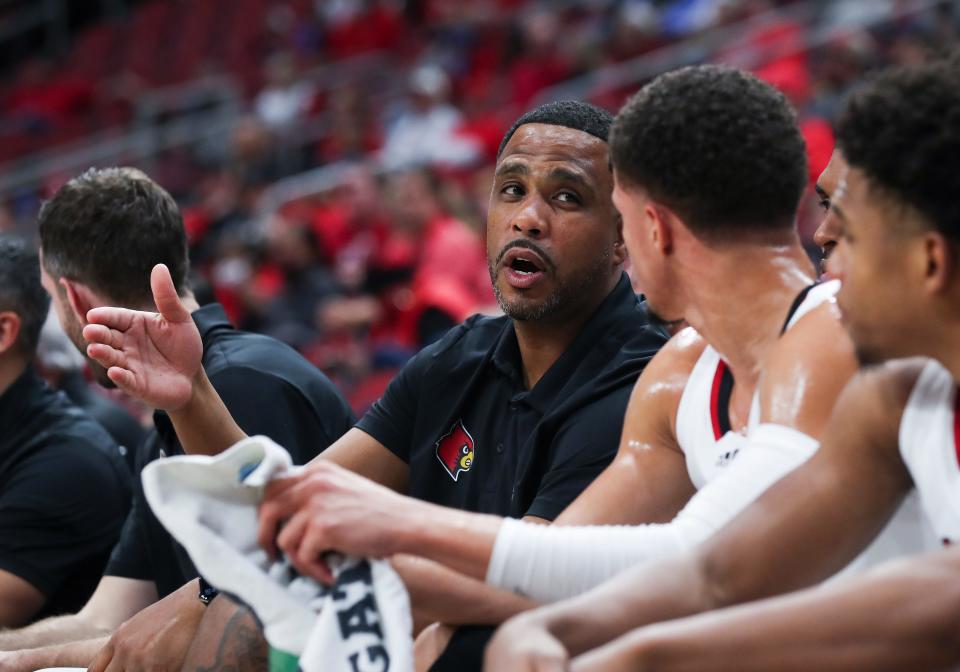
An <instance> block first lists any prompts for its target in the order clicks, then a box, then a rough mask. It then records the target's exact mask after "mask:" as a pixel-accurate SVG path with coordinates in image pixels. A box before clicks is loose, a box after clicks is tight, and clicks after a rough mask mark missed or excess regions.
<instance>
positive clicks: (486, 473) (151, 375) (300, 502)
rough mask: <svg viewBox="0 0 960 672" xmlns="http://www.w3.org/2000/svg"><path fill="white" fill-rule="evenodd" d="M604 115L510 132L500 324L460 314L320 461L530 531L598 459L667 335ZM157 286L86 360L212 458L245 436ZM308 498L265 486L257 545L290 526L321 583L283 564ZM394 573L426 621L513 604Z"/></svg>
mask: <svg viewBox="0 0 960 672" xmlns="http://www.w3.org/2000/svg"><path fill="white" fill-rule="evenodd" d="M610 121H611V117H610V115H609V114H608V113H606V112H604V111H602V110H599V109H597V108H594V107H592V106H590V105H586V104H583V103H556V104H550V105H545V106H542V107H540V108H538V109H536V110H534V111H532V112H530V113H528V114H526V115H524V116H522V117H521V118H520V119H519V120H518V121H517V122H516V123H515V124H514V127H513V128H511V129H510V131H509V132H508V133H507V135H506V137H505V138H504V141H503V145H502V147H501V150H500V157H499V160H498V163H497V169H496V175H495V180H494V186H493V190H492V193H491V197H490V208H489V215H488V222H487V252H488V261H489V264H490V275H491V279H492V281H493V285H494V289H495V292H496V294H497V297H498V301H499V303H500V305H501V307H502V308H503V310H504V312H505V313H506V316H505V317H500V318H472V319H470V320H468V321H467V322H466V323H465V324H464V325H462V326H460V327H457V328H455V329H453V330H451V332H450V333H449V334H447V335H446V336H445V337H444V338H442V339H441V340H440V341H438V342H437V343H435V344H434V345H431V346H429V347H428V348H426V349H425V350H423V351H422V352H421V353H420V354H418V355H417V356H416V357H415V358H414V359H413V360H412V361H411V362H410V363H408V364H407V366H406V367H405V368H404V370H403V371H402V372H401V373H400V374H399V375H398V376H397V378H396V379H395V380H394V381H393V382H392V383H391V385H390V387H389V389H388V390H387V392H386V394H385V395H384V397H383V399H381V400H380V401H379V402H378V403H377V404H376V405H375V407H374V408H373V409H372V410H371V411H370V413H368V414H367V416H366V417H364V418H363V419H362V420H361V421H360V423H359V424H358V425H357V426H356V427H355V428H354V429H352V430H350V431H349V432H348V433H347V434H346V435H345V436H344V437H343V438H342V439H340V440H339V441H337V442H336V443H335V444H334V445H333V446H331V447H330V448H329V449H328V450H327V451H325V453H324V454H323V456H322V457H323V458H324V459H329V460H332V461H334V462H336V463H338V464H340V465H341V466H344V467H346V468H348V469H351V470H353V471H355V472H357V473H360V474H362V475H364V476H366V477H368V478H371V479H373V480H375V481H377V482H379V483H381V484H384V485H387V486H388V487H391V488H392V489H394V490H397V491H399V492H404V493H409V494H413V495H415V496H417V497H420V498H423V499H427V500H429V501H433V502H438V503H442V504H446V505H449V506H456V507H459V508H463V509H467V510H470V511H482V512H492V513H500V514H507V515H512V516H519V517H524V518H526V519H528V520H537V521H543V522H548V521H550V520H551V519H552V518H553V517H554V516H556V515H557V514H558V513H559V512H560V511H561V510H562V509H563V508H564V507H565V506H566V505H567V504H568V503H569V502H570V501H572V500H573V499H574V498H575V497H576V496H577V495H578V494H579V493H580V491H582V490H583V489H584V488H585V487H586V486H587V485H588V484H589V483H590V482H591V481H592V480H593V478H594V477H596V476H597V475H598V474H599V473H600V472H601V471H602V470H603V468H604V467H605V466H606V465H607V464H608V463H609V462H610V460H611V459H612V458H613V456H614V454H615V453H616V451H617V446H618V442H619V435H620V428H621V424H622V418H623V414H624V411H625V409H626V405H627V400H628V397H629V395H630V391H631V389H632V387H633V384H634V382H635V381H636V378H637V376H638V375H639V373H640V371H641V369H642V368H643V366H644V365H645V364H646V362H647V361H648V360H649V359H650V358H651V357H652V356H653V354H654V353H655V352H656V350H657V349H658V348H659V347H660V345H661V344H662V343H663V342H664V341H665V336H666V335H665V333H663V332H661V331H659V330H657V329H655V328H653V327H651V326H650V324H649V320H648V315H647V312H646V308H645V306H644V305H643V304H642V303H641V302H640V301H639V300H638V299H637V297H636V296H635V294H634V293H633V291H632V290H631V288H630V284H629V281H628V280H627V278H626V276H625V275H624V273H623V270H622V264H623V261H624V259H625V253H624V247H623V239H622V237H621V227H620V218H619V215H618V214H617V212H616V209H615V208H614V207H613V204H612V202H611V199H610V195H611V192H612V188H613V184H612V176H611V172H610V168H609V158H608V150H607V143H606V136H607V132H608V130H609V126H610ZM153 281H154V299H155V301H156V304H157V307H158V309H159V310H160V315H156V314H148V313H139V312H136V311H126V310H122V309H102V310H99V311H94V312H93V313H91V315H90V316H89V317H90V320H91V325H90V326H89V327H87V329H86V330H85V332H84V335H85V336H86V337H87V338H88V340H91V341H92V342H93V345H91V348H90V354H91V356H93V357H95V358H96V359H97V360H98V361H100V362H101V363H102V364H103V365H104V366H107V367H109V375H110V378H111V379H112V380H113V381H114V382H116V383H117V384H118V385H119V386H120V387H121V388H123V389H125V390H127V391H128V392H130V393H132V394H134V395H135V396H138V397H140V398H142V399H144V400H146V401H147V402H148V403H150V404H152V405H154V406H157V407H162V408H167V409H170V417H171V420H172V421H173V424H174V426H175V427H176V430H177V434H178V435H179V437H180V439H181V441H182V442H183V444H184V446H185V447H186V448H187V450H188V452H198V453H204V452H212V453H216V452H219V451H220V450H222V449H223V448H225V447H227V446H229V445H231V444H232V443H234V442H235V441H237V440H239V439H241V438H243V436H244V433H243V432H242V431H241V428H238V427H237V426H236V425H235V424H234V423H232V422H231V421H230V417H229V414H228V413H226V411H225V410H224V409H223V407H222V406H221V405H220V404H219V403H218V400H217V398H216V394H215V391H214V390H213V389H212V387H211V386H210V385H209V383H208V381H207V380H206V378H205V376H204V375H203V370H202V367H201V366H200V363H201V362H200V358H199V357H198V356H197V352H196V350H197V348H196V342H197V340H198V336H197V334H196V330H195V328H194V326H193V325H192V324H191V323H190V322H189V321H188V320H187V319H186V311H185V309H184V307H183V306H182V305H181V304H180V302H179V300H178V299H177V296H176V292H175V291H174V288H173V287H172V285H171V284H170V280H169V276H168V274H167V271H166V270H165V269H164V268H163V267H160V266H158V267H157V268H155V269H154V276H153ZM106 325H109V328H108V327H107V326H106ZM309 487H310V473H309V472H308V473H307V474H305V475H304V477H303V478H298V479H293V480H291V481H287V482H285V483H283V484H282V485H280V484H278V485H277V487H275V488H273V489H272V490H271V492H270V496H269V497H268V500H267V502H266V503H265V504H264V506H263V508H262V511H263V514H262V515H263V516H264V517H265V518H266V519H268V520H270V521H271V523H272V524H266V525H265V526H264V530H263V535H262V539H261V540H262V541H263V542H264V543H265V544H271V545H272V543H273V535H274V532H275V524H276V523H277V522H278V521H279V520H281V519H287V518H289V519H290V520H289V522H288V524H287V526H286V527H285V528H284V529H285V531H284V534H282V535H281V537H280V542H281V545H282V546H284V548H285V550H287V551H288V555H289V557H291V559H292V560H293V561H294V562H295V564H297V566H298V569H300V571H301V572H303V573H307V574H311V575H313V576H321V577H322V576H325V575H324V572H325V571H326V570H325V568H324V567H323V566H322V563H321V562H320V559H319V554H311V553H307V554H305V555H296V554H295V553H291V551H295V550H297V548H298V547H299V542H300V541H301V539H300V537H299V536H298V535H297V533H298V531H300V532H302V530H303V529H305V527H306V523H307V519H308V517H309V511H308V510H307V509H306V508H304V506H305V505H306V504H307V499H308V498H307V497H304V496H302V495H303V493H305V492H306V491H307V489H309ZM301 509H302V510H301ZM317 550H322V549H317ZM394 564H395V566H396V567H397V569H398V570H399V572H400V574H401V576H402V577H403V579H404V580H405V582H406V584H407V587H408V589H409V590H410V592H411V596H412V600H413V605H414V609H415V612H416V613H415V616H418V617H420V618H421V619H424V620H428V621H429V620H441V621H446V622H451V623H471V622H495V621H496V620H497V619H498V618H499V617H502V616H498V615H497V614H498V613H499V612H498V611H497V609H498V608H499V607H498V606H497V605H498V600H500V601H503V602H500V603H499V604H501V605H505V604H506V603H510V604H513V600H514V599H515V598H513V596H507V595H503V594H498V595H492V594H491V591H489V590H487V589H486V587H484V586H482V585H480V586H478V585H476V582H474V583H472V584H471V583H468V582H464V581H460V580H459V579H458V580H457V583H456V584H452V583H451V582H450V580H449V579H450V575H449V573H445V572H444V571H443V570H442V569H440V568H439V567H437V566H431V565H425V564H424V563H422V562H418V561H412V560H411V561H409V562H408V560H407V559H404V558H395V559H394ZM507 613H509V610H507Z"/></svg>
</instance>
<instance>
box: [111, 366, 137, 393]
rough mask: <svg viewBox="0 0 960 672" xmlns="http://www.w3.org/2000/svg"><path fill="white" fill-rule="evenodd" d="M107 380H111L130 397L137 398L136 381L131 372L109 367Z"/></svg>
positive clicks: (117, 367)
mask: <svg viewBox="0 0 960 672" xmlns="http://www.w3.org/2000/svg"><path fill="white" fill-rule="evenodd" d="M107 378H109V379H110V380H112V381H113V383H114V384H115V385H116V386H117V387H119V388H120V389H121V390H123V391H124V392H126V393H127V394H129V395H130V396H133V397H135V396H137V392H138V391H139V390H138V389H137V379H136V378H135V377H134V375H133V373H132V372H130V371H128V370H126V369H121V368H120V367H119V366H111V367H110V368H109V369H107Z"/></svg>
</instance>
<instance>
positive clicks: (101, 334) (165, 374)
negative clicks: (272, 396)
mask: <svg viewBox="0 0 960 672" xmlns="http://www.w3.org/2000/svg"><path fill="white" fill-rule="evenodd" d="M150 286H151V288H152V290H153V300H154V303H156V306H157V310H158V311H159V312H156V313H150V312H145V311H141V310H129V309H126V308H94V309H93V310H91V311H90V312H88V313H87V321H88V322H89V324H88V325H87V326H85V327H84V328H83V337H84V338H85V339H87V341H89V342H90V345H89V346H87V354H89V355H90V357H92V358H93V359H95V360H96V361H97V362H99V363H100V364H101V365H103V366H104V367H106V369H107V376H108V377H109V378H110V380H112V381H113V382H114V383H116V385H117V387H119V388H120V389H122V390H124V391H125V392H127V393H128V394H131V395H133V396H134V397H137V398H138V399H140V400H142V401H144V402H145V403H147V404H149V405H150V406H153V407H154V408H160V409H163V410H165V411H167V412H168V413H169V415H170V419H171V420H172V421H173V426H174V428H175V429H176V431H177V437H178V438H179V439H180V443H181V445H182V446H183V449H184V451H186V452H187V453H200V454H204V455H216V454H217V453H219V452H221V451H222V450H224V449H225V448H227V447H229V446H231V445H233V444H234V443H236V442H237V441H239V440H241V439H243V438H244V437H245V436H246V435H245V434H244V433H243V431H242V430H241V429H240V427H238V426H237V423H236V422H234V420H233V417H231V415H230V412H229V411H228V410H227V408H226V406H224V405H223V401H222V400H221V399H220V396H219V395H218V394H217V391H216V390H215V389H214V388H213V385H211V384H210V381H209V380H208V379H207V376H206V374H205V373H204V371H203V366H202V365H201V363H202V358H203V341H202V340H201V339H200V332H199V331H198V330H197V325H196V324H195V323H194V322H193V318H191V317H190V311H189V310H187V308H186V306H184V305H183V302H182V301H181V300H180V297H179V296H177V291H176V288H175V287H174V285H173V280H172V279H171V278H170V271H169V270H168V269H167V267H166V266H164V265H163V264H157V265H156V266H154V268H153V272H152V273H151V275H150Z"/></svg>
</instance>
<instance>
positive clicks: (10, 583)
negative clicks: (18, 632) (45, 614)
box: [0, 569, 47, 641]
mask: <svg viewBox="0 0 960 672" xmlns="http://www.w3.org/2000/svg"><path fill="white" fill-rule="evenodd" d="M46 601H47V598H46V597H45V596H44V594H43V593H42V592H40V591H39V590H37V588H36V587H35V586H34V585H33V584H31V583H30V582H28V581H24V580H23V579H21V578H20V577H19V576H17V575H16V574H11V573H10V572H7V571H5V570H2V569H0V628H11V627H15V626H18V625H22V624H23V623H26V622H27V621H29V620H30V617H31V616H33V615H34V614H35V613H37V612H38V611H40V609H41V607H43V605H44V603H45V602H46ZM0 636H2V634H0ZM0 641H2V640H0Z"/></svg>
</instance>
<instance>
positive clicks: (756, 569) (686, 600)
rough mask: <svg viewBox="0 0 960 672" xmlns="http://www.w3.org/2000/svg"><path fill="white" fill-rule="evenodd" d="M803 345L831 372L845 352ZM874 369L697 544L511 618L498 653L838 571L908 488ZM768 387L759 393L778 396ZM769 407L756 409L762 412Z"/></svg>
mask: <svg viewBox="0 0 960 672" xmlns="http://www.w3.org/2000/svg"><path fill="white" fill-rule="evenodd" d="M798 326H799V325H798ZM837 336H838V335H836V334H832V335H828V336H827V337H828V338H833V339H836V338H837ZM839 337H840V338H843V334H840V335H839ZM811 352H812V353H816V354H815V356H816V357H817V358H819V359H820V363H819V364H818V365H817V367H818V368H819V369H820V370H821V371H827V372H830V371H833V370H836V369H837V368H838V367H840V366H843V365H844V364H845V362H847V357H849V356H851V355H850V353H849V352H840V351H838V350H837V348H836V345H832V346H831V345H829V344H823V347H822V348H820V349H819V350H813V351H811ZM796 355H797V356H798V357H802V356H803V355H802V353H799V352H798V353H796ZM812 356H814V355H812V354H808V355H807V361H808V362H809V361H810V359H809V358H810V357H812ZM832 360H836V361H832ZM791 368H792V370H793V371H794V374H795V375H796V374H798V373H800V374H803V375H806V376H807V380H806V383H807V384H808V385H809V386H811V387H812V388H813V389H818V387H819V386H822V385H823V382H822V381H820V380H818V376H817V375H816V370H813V371H810V370H807V371H799V372H798V371H797V369H796V367H795V365H793V364H791ZM776 370H777V367H776V366H774V367H773V368H772V369H771V371H770V372H768V373H773V374H774V375H776ZM879 377H880V376H879V375H878V374H866V375H861V376H859V377H858V379H856V380H855V382H854V383H853V384H851V385H850V386H849V387H848V388H847V389H846V390H845V391H844V393H843V394H842V395H841V397H840V400H839V402H838V404H837V410H836V412H835V413H834V414H833V416H832V420H831V421H830V424H829V426H828V428H827V429H826V430H825V433H824V436H823V445H822V447H821V448H820V450H819V451H818V452H817V453H816V454H815V455H814V456H813V457H812V458H811V459H810V460H809V461H807V462H806V463H804V464H803V465H802V466H800V467H798V468H797V469H795V470H794V471H792V472H791V473H789V474H788V475H787V476H785V477H784V478H782V479H781V480H780V481H779V482H777V483H776V484H775V485H774V486H773V487H771V488H770V489H769V490H767V491H766V492H765V493H764V494H763V495H762V496H761V497H760V498H759V499H758V500H756V501H755V502H754V503H753V504H751V505H750V506H749V507H747V508H746V509H745V510H744V511H743V512H742V513H741V514H740V515H738V516H737V517H736V518H734V519H733V520H732V521H731V522H730V523H729V524H728V525H726V526H725V527H724V528H723V529H721V530H720V531H719V532H717V533H716V534H715V535H713V536H712V537H711V538H709V539H708V540H707V541H706V542H704V543H703V544H701V545H700V546H698V547H697V548H696V549H695V551H693V552H691V553H687V554H685V555H683V556H681V557H679V558H677V559H674V560H661V561H655V562H650V563H648V564H646V565H644V566H641V567H638V568H637V569H635V570H630V571H628V572H625V573H624V574H623V575H621V576H620V577H617V578H616V579H614V580H613V581H609V582H607V583H606V584H604V585H602V586H600V587H598V588H597V589H595V590H593V591H591V592H590V593H587V594H585V595H582V596H580V597H578V598H574V599H572V600H568V601H566V602H565V603H560V604H557V605H552V606H550V607H545V608H543V609H542V610H537V611H536V612H532V613H530V614H525V615H522V616H520V617H518V619H517V620H516V622H515V623H514V624H513V625H512V626H511V624H510V623H508V624H507V626H505V628H504V629H503V630H502V631H501V633H500V634H499V635H498V638H497V639H498V640H499V641H496V642H495V644H496V647H493V645H492V648H493V649H494V653H497V654H498V656H511V657H516V656H517V655H519V653H518V652H517V651H516V650H515V648H512V647H516V646H517V645H518V643H520V642H522V641H523V639H534V638H535V636H534V635H533V634H532V633H534V632H536V631H538V630H539V631H540V632H541V634H542V633H543V631H546V633H548V634H549V635H550V636H551V637H553V638H556V640H558V641H559V642H560V643H562V644H563V645H564V647H565V649H566V651H568V652H570V653H572V654H577V653H580V652H583V651H586V650H589V649H592V648H594V647H597V646H599V645H601V644H604V643H606V642H609V641H610V640H612V639H614V638H616V637H619V636H621V635H623V634H624V633H626V632H627V631H629V630H631V629H633V628H636V627H639V626H641V625H647V624H650V623H655V622H659V621H663V620H668V619H672V618H679V617H682V616H687V615H691V614H695V613H699V612H702V611H708V610H711V609H716V608H719V607H723V606H727V605H732V604H736V603H740V602H744V601H747V600H752V599H758V598H760V597H765V596H768V595H774V594H778V593H782V592H785V591H789V590H794V589H796V588H799V587H802V586H806V585H809V584H811V583H813V582H815V581H818V580H821V579H823V578H826V577H827V576H829V575H830V574H832V573H834V572H835V571H837V570H839V569H840V568H841V567H843V566H844V565H845V564H846V563H847V562H849V561H850V560H851V559H852V558H853V557H854V556H855V555H856V554H857V553H858V552H859V551H860V550H862V549H863V548H864V547H865V546H866V545H867V544H868V543H869V541H871V540H872V539H873V537H874V536H876V534H877V533H878V532H879V531H880V530H881V529H882V527H883V525H885V524H886V522H887V520H888V519H889V517H890V516H891V515H892V513H893V512H894V510H895V509H896V507H897V505H898V504H899V503H900V501H901V499H902V497H903V496H904V494H905V493H906V492H907V491H908V490H909V488H910V487H911V482H910V478H909V475H908V473H907V472H906V469H905V468H904V467H903V465H902V463H901V462H900V460H899V455H898V452H897V431H898V420H899V417H900V413H899V410H900V409H902V408H903V404H904V403H905V401H906V398H905V396H903V395H901V397H899V398H895V397H896V395H893V396H891V394H890V392H889V390H890V388H889V387H888V386H884V385H883V384H881V383H879V382H878V378H879ZM774 382H775V380H774ZM768 389H769V387H768ZM819 389H822V387H820V388H819ZM773 391H774V392H776V393H777V394H773V395H766V399H767V400H769V399H771V398H772V399H782V397H779V396H778V394H780V391H779V390H777V389H776V388H774V390H773ZM764 396H765V395H764V394H763V392H762V393H761V401H762V406H766V404H765V403H764V401H763V398H764ZM799 401H800V402H801V403H800V407H799V408H795V409H790V410H788V411H784V412H789V413H791V414H793V416H794V418H795V419H796V422H797V423H798V424H797V425H796V427H795V428H794V429H795V431H807V432H814V431H816V426H817V423H818V422H821V420H820V418H819V416H818V415H817V413H815V412H814V413H811V414H810V415H809V416H807V415H806V414H805V412H804V408H803V406H804V404H803V403H802V402H803V399H802V398H801V399H799ZM820 403H821V402H820V400H816V401H815V406H814V407H813V410H815V409H816V405H819V404H820ZM777 412H779V411H776V412H775V411H771V410H770V409H769V408H768V407H767V408H762V417H764V418H768V417H771V415H772V416H773V417H777V415H776V413H777ZM750 448H751V446H748V447H747V448H745V449H744V450H749V449H750ZM739 459H740V458H738V460H739ZM735 464H736V461H735V462H734V465H735ZM838 512H842V515H839V513H838ZM511 629H514V631H513V632H512V633H511V631H510V630H511ZM507 659H508V658H503V659H502V660H503V662H504V665H506V662H505V661H506V660H507ZM497 660H498V662H500V660H501V658H497ZM504 669H510V668H509V667H506V666H505V667H504Z"/></svg>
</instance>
